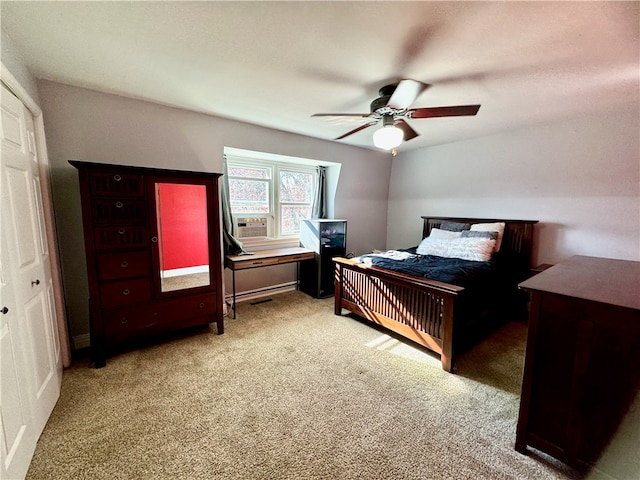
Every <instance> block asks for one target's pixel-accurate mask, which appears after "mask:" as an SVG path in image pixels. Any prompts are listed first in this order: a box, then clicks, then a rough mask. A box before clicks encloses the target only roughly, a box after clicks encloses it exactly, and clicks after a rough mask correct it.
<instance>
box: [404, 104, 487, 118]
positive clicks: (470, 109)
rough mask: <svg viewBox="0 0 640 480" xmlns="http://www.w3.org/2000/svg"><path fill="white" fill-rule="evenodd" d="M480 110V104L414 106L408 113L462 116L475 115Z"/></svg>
mask: <svg viewBox="0 0 640 480" xmlns="http://www.w3.org/2000/svg"><path fill="white" fill-rule="evenodd" d="M478 110H480V105H458V106H455V107H428V108H412V109H411V110H409V111H408V112H407V113H408V117H409V118H433V117H461V116H464V115H475V114H476V113H478Z"/></svg>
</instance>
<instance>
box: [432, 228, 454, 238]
mask: <svg viewBox="0 0 640 480" xmlns="http://www.w3.org/2000/svg"><path fill="white" fill-rule="evenodd" d="M461 236H462V232H452V231H449V230H441V229H439V228H432V229H431V232H430V233H429V238H432V239H437V240H447V239H450V238H460V237H461Z"/></svg>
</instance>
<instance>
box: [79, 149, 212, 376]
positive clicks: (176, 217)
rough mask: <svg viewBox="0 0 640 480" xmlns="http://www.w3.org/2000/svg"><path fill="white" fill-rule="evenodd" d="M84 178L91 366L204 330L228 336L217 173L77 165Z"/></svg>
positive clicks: (82, 188)
mask: <svg viewBox="0 0 640 480" xmlns="http://www.w3.org/2000/svg"><path fill="white" fill-rule="evenodd" d="M69 163H71V165H73V166H74V167H76V168H77V169H78V172H79V180H80V196H81V202H82V219H83V226H84V240H85V253H86V261H87V274H88V280H89V315H90V335H91V355H92V362H93V363H94V365H95V366H96V367H103V366H104V365H105V360H106V357H107V356H108V354H109V353H111V352H112V351H114V350H116V349H118V348H121V347H123V346H124V345H125V344H126V345H131V344H133V345H135V343H134V342H136V341H139V340H140V339H148V338H151V337H156V336H157V335H158V334H163V333H165V332H169V331H173V330H179V329H183V328H186V327H193V326H197V325H207V324H210V323H215V324H216V329H217V333H218V334H221V333H223V331H224V325H223V293H222V253H221V226H220V209H219V193H218V179H219V177H220V176H221V175H220V174H217V173H198V172H187V171H179V170H163V169H155V168H143V167H131V166H122V165H110V164H99V163H90V162H83V161H75V160H71V161H70V162H69Z"/></svg>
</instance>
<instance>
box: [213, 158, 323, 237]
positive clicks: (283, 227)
mask: <svg viewBox="0 0 640 480" xmlns="http://www.w3.org/2000/svg"><path fill="white" fill-rule="evenodd" d="M226 162H227V174H228V180H229V197H230V200H231V213H232V214H233V216H234V220H235V221H237V218H267V224H268V228H267V230H268V236H269V237H271V238H282V237H294V236H297V235H298V234H299V233H300V222H301V221H302V220H303V219H305V218H311V211H312V208H313V198H314V195H315V188H316V178H317V173H316V169H315V167H313V166H311V165H305V164H296V163H291V162H270V161H266V160H253V159H242V158H229V157H227V159H226Z"/></svg>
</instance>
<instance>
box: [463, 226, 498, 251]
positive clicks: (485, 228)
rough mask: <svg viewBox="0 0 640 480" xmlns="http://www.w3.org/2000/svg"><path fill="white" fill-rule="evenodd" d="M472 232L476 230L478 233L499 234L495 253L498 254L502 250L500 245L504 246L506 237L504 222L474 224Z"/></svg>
mask: <svg viewBox="0 0 640 480" xmlns="http://www.w3.org/2000/svg"><path fill="white" fill-rule="evenodd" d="M471 230H476V231H478V232H498V238H497V239H496V249H495V251H496V252H497V251H499V250H500V245H502V236H503V235H504V222H495V223H474V224H473V225H471Z"/></svg>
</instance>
